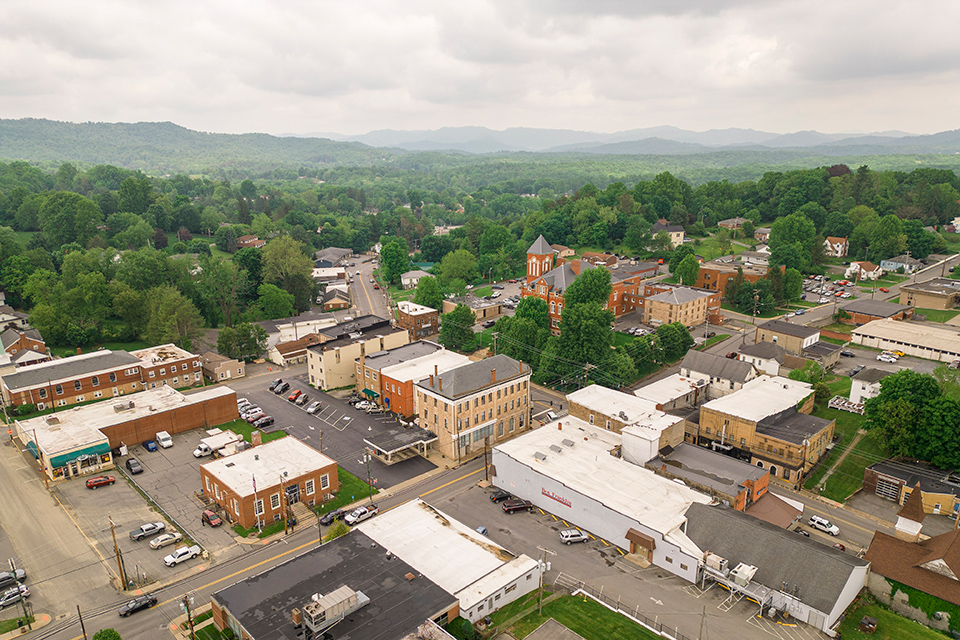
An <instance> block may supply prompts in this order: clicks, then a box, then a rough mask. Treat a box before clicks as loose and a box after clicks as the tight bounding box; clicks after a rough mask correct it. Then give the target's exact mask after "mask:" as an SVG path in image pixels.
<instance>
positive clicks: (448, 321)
mask: <svg viewBox="0 0 960 640" xmlns="http://www.w3.org/2000/svg"><path fill="white" fill-rule="evenodd" d="M476 321H477V319H476V316H474V315H473V310H472V309H471V308H470V307H468V306H467V305H465V304H458V305H457V306H456V308H455V309H454V310H453V311H451V312H450V313H445V314H444V315H442V316H440V335H439V340H440V344H442V345H443V346H445V347H446V348H448V349H452V350H454V351H466V352H470V351H474V350H476V348H477V344H476V339H477V338H476V334H474V332H473V325H474V324H476Z"/></svg>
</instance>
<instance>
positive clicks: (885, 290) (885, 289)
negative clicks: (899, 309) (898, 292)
mask: <svg viewBox="0 0 960 640" xmlns="http://www.w3.org/2000/svg"><path fill="white" fill-rule="evenodd" d="M951 271H953V269H951ZM880 291H882V292H883V293H890V289H887V288H886V287H880Z"/></svg>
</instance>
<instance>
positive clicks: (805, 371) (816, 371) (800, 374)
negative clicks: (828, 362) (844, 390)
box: [787, 362, 823, 384]
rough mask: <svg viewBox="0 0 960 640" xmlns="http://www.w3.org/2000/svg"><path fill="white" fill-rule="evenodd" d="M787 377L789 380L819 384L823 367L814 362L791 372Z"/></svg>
mask: <svg viewBox="0 0 960 640" xmlns="http://www.w3.org/2000/svg"><path fill="white" fill-rule="evenodd" d="M787 377H789V378H790V379H791V380H797V381H799V382H809V383H810V384H814V383H815V382H819V381H820V380H822V379H823V367H821V366H820V365H819V364H817V363H816V362H808V363H807V364H805V365H803V366H802V367H801V368H799V369H794V370H793V371H791V372H790V374H789V375H788V376H787Z"/></svg>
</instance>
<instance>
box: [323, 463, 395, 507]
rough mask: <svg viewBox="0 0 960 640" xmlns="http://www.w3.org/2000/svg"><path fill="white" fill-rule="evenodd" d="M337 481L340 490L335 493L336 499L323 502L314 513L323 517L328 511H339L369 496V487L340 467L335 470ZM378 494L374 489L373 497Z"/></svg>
mask: <svg viewBox="0 0 960 640" xmlns="http://www.w3.org/2000/svg"><path fill="white" fill-rule="evenodd" d="M337 479H338V480H339V481H340V489H339V490H338V491H337V497H336V498H334V499H333V500H331V501H330V502H325V503H324V504H322V505H320V506H318V507H317V508H316V509H315V511H316V512H317V513H319V514H320V515H323V514H324V513H327V512H329V511H333V510H334V509H339V508H340V507H343V506H346V505H348V504H352V503H354V502H356V501H357V500H360V499H361V498H364V497H366V496H368V495H370V485H368V484H367V483H366V481H364V480H361V479H360V478H358V477H357V476H355V475H353V474H352V473H350V472H349V471H344V469H343V468H342V467H341V468H339V469H337ZM378 493H379V491H377V489H376V488H374V489H373V495H377V494H378Z"/></svg>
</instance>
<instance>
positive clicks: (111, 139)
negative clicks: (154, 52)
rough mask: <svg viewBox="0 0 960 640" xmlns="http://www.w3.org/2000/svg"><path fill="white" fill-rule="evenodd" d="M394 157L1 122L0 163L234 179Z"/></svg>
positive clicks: (290, 142) (254, 136)
mask: <svg viewBox="0 0 960 640" xmlns="http://www.w3.org/2000/svg"><path fill="white" fill-rule="evenodd" d="M401 153H402V152H401ZM393 155H395V154H394V153H392V152H389V151H384V150H382V149H375V148H373V147H369V146H367V145H365V144H361V143H359V142H334V141H332V140H326V139H322V138H279V137H276V136H271V135H267V134H263V133H244V134H240V135H237V134H226V133H203V132H200V131H192V130H190V129H186V128H184V127H181V126H179V125H176V124H174V123H172V122H138V123H132V124H125V123H109V122H87V123H81V124H77V123H71V122H56V121H53V120H40V119H34V118H25V119H22V120H3V119H0V158H5V159H9V160H26V161H29V162H39V163H52V164H53V165H58V164H59V163H61V162H74V163H78V164H81V165H96V164H111V165H115V166H121V167H124V168H128V169H141V170H144V171H147V172H149V173H157V174H164V173H170V174H173V173H180V172H188V173H219V172H220V171H221V170H225V171H227V172H228V173H231V172H233V171H236V170H239V171H241V172H244V171H258V172H259V171H262V170H263V169H264V168H265V167H268V166H280V165H284V166H294V167H296V166H298V165H305V166H309V167H311V168H316V167H317V165H325V166H331V165H361V166H362V165H371V164H379V163H383V162H384V161H388V160H389V159H390V158H391V157H392V156H393Z"/></svg>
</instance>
